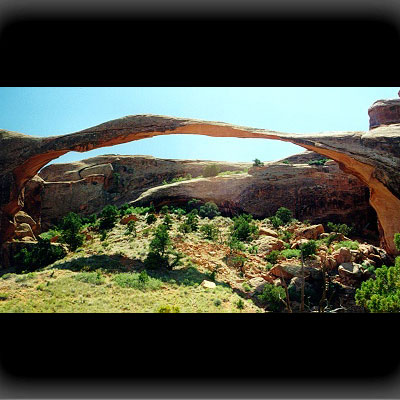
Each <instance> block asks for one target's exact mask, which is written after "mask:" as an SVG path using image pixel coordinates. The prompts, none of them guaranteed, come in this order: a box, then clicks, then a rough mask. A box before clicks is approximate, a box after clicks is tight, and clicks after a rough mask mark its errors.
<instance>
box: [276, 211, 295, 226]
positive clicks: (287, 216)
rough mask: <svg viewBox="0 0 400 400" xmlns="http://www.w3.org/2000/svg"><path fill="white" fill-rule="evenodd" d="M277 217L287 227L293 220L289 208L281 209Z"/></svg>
mask: <svg viewBox="0 0 400 400" xmlns="http://www.w3.org/2000/svg"><path fill="white" fill-rule="evenodd" d="M275 217H277V218H279V219H280V220H281V221H282V222H283V224H284V225H286V224H287V223H289V222H290V221H291V220H292V217H293V214H292V212H291V211H290V210H289V209H288V208H286V207H280V208H279V209H278V211H277V212H276V213H275Z"/></svg>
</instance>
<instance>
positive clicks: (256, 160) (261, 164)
mask: <svg viewBox="0 0 400 400" xmlns="http://www.w3.org/2000/svg"><path fill="white" fill-rule="evenodd" d="M263 166H264V163H263V162H261V161H260V160H259V159H258V158H256V159H254V160H253V167H263Z"/></svg>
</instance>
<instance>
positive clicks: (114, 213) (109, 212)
mask: <svg viewBox="0 0 400 400" xmlns="http://www.w3.org/2000/svg"><path fill="white" fill-rule="evenodd" d="M118 215H119V212H118V209H117V207H115V206H114V205H110V204H109V205H107V206H105V207H104V208H103V210H102V211H101V213H100V218H101V220H100V224H99V228H100V230H109V229H112V228H113V227H114V226H115V224H116V222H117V218H118Z"/></svg>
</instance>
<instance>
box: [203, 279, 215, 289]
mask: <svg viewBox="0 0 400 400" xmlns="http://www.w3.org/2000/svg"><path fill="white" fill-rule="evenodd" d="M201 286H203V287H204V288H208V289H214V288H215V287H216V286H217V285H216V284H215V283H214V282H211V281H207V280H204V281H203V282H201Z"/></svg>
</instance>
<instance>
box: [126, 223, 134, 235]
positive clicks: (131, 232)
mask: <svg viewBox="0 0 400 400" xmlns="http://www.w3.org/2000/svg"><path fill="white" fill-rule="evenodd" d="M127 230H128V232H129V233H130V234H131V235H133V236H134V237H136V221H133V220H132V221H129V222H128V228H127Z"/></svg>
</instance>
